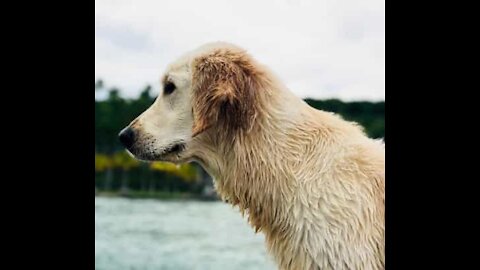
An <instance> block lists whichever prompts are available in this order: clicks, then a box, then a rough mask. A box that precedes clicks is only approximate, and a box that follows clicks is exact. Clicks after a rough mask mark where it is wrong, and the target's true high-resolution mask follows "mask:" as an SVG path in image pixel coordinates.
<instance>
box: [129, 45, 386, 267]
mask: <svg viewBox="0 0 480 270" xmlns="http://www.w3.org/2000/svg"><path fill="white" fill-rule="evenodd" d="M218 63H220V64H218ZM210 64H211V65H213V68H211V67H210V66H209V65H210ZM217 64H218V65H217ZM223 69H228V70H229V71H228V72H226V73H225V77H224V78H227V80H226V81H224V80H223V79H222V75H221V74H222V72H224V71H225V70H223ZM170 73H171V74H177V75H176V76H177V77H180V78H183V79H182V80H184V81H183V83H184V85H183V86H181V87H179V89H177V91H185V92H187V93H189V94H188V95H187V94H185V93H178V96H177V97H175V98H176V101H175V102H173V101H172V100H168V102H167V101H165V100H163V101H162V99H168V98H172V99H173V97H161V96H159V100H157V101H156V102H155V104H154V105H153V106H152V107H151V108H150V109H149V110H148V111H147V112H146V113H144V114H143V115H142V116H140V117H139V118H138V119H137V120H136V121H134V122H133V123H132V127H134V128H136V129H137V130H138V132H139V133H142V134H144V136H143V137H153V138H154V139H152V140H153V141H152V140H149V144H146V143H143V144H142V142H139V143H138V146H137V148H138V149H140V150H137V153H135V152H133V153H134V154H135V155H137V156H140V157H144V159H149V158H148V157H147V158H145V155H144V154H141V153H142V152H148V151H150V152H152V151H157V152H159V153H161V151H162V146H163V147H165V145H168V141H169V140H170V141H173V140H174V139H176V138H179V140H180V139H181V140H182V141H184V142H185V143H186V149H185V151H183V152H182V153H179V154H177V155H174V156H168V155H167V156H162V157H161V158H157V159H160V160H167V161H172V162H176V163H178V162H186V161H191V160H195V161H198V162H199V163H200V164H202V166H203V167H204V168H205V169H206V170H207V171H208V172H209V173H210V174H211V175H212V176H213V177H214V179H215V187H216V189H217V191H218V193H219V194H220V195H221V197H222V198H223V199H224V200H225V201H228V202H230V203H231V204H233V205H237V206H238V207H239V208H240V210H241V211H242V212H243V213H244V214H246V215H247V216H248V219H249V222H250V224H251V225H252V226H253V227H254V228H255V229H256V230H257V231H261V232H263V233H264V234H265V236H266V244H267V248H268V250H269V251H270V253H271V254H272V255H273V257H274V259H275V261H276V262H277V264H278V267H279V269H285V270H286V269H289V270H294V269H295V270H296V269H365V270H370V269H384V267H385V255H384V246H385V234H384V227H385V226H384V214H385V157H384V156H385V150H384V144H383V142H381V141H377V140H372V139H369V138H368V137H367V136H366V135H365V134H364V132H363V131H362V129H361V128H360V127H359V126H358V125H356V124H354V123H352V122H347V121H345V120H342V119H341V118H340V117H339V116H337V115H334V114H332V113H328V112H324V111H319V110H316V109H314V108H312V107H310V106H308V105H307V104H306V103H305V102H304V101H302V100H301V99H300V98H298V97H296V96H295V95H293V94H292V93H291V92H290V91H289V90H288V89H287V88H286V87H285V86H284V85H283V84H282V83H281V82H280V81H279V80H278V79H277V78H276V77H275V76H274V75H273V74H272V73H271V72H270V71H269V70H268V69H267V68H266V67H264V66H262V65H260V64H259V63H257V62H256V61H255V60H254V59H253V58H252V57H250V56H249V55H248V54H247V53H246V52H245V51H244V50H242V49H240V48H238V47H236V46H233V45H230V44H225V43H213V44H208V45H206V46H203V47H201V48H200V49H197V50H196V51H193V52H192V53H189V54H187V55H185V56H184V57H182V58H181V59H180V60H179V61H177V62H176V63H174V64H172V65H171V66H170V68H169V70H167V73H166V77H168V76H169V75H168V74H170ZM206 73H210V74H206ZM213 73H215V74H213ZM217 73H218V74H220V75H217ZM209 75H211V76H209ZM219 78H220V79H219ZM208 80H212V81H208ZM216 80H219V81H220V83H219V81H216ZM230 80H232V81H235V82H234V83H232V84H230V82H229V81H230ZM201 85H207V86H201ZM212 85H213V86H212ZM239 85H240V86H239ZM202 87H203V88H202ZM205 87H206V88H205ZM244 88H245V89H244ZM246 88H248V89H246ZM212 91H214V94H212ZM242 91H243V92H242ZM245 91H248V93H245ZM206 94H208V95H209V96H202V95H206ZM179 100H180V101H179ZM172 102H173V103H175V104H177V105H178V107H180V108H183V109H181V110H182V113H181V115H182V117H176V116H175V115H180V113H174V112H171V113H168V112H166V110H167V109H166V108H165V106H166V105H165V104H167V103H169V104H171V103H172ZM206 103H211V104H206ZM212 104H213V105H212ZM219 104H220V105H219ZM229 104H230V105H229ZM242 104H244V106H243V107H242V106H239V105H242ZM245 104H246V105H245ZM237 105H238V106H237ZM205 106H206V107H205ZM216 106H220V107H221V108H224V110H223V111H218V112H216V111H215V110H216V109H215V108H216ZM222 106H223V107H222ZM228 106H232V107H231V108H230V109H229V107H228ZM185 108H187V109H185ZM217 109H218V108H217ZM171 110H172V111H175V109H171ZM178 110H180V109H178ZM186 111H188V112H191V111H193V113H192V114H191V115H190V116H187V115H186ZM212 111H213V112H212ZM160 112H162V113H160ZM222 112H223V114H222ZM225 112H226V113H225ZM226 114H230V116H229V115H226ZM169 115H170V116H173V118H175V119H165V120H163V122H164V123H174V122H175V121H177V122H180V124H179V123H177V124H171V125H173V126H171V125H170V124H166V125H164V126H162V125H161V124H152V123H150V124H148V123H149V122H152V121H160V120H155V119H156V118H161V117H164V118H165V117H169ZM232 115H233V116H232ZM229 117H231V118H229ZM235 117H236V118H235ZM225 119H226V120H225ZM235 119H238V121H239V122H240V123H231V122H232V121H233V122H235ZM243 120H244V122H242V121H243ZM190 127H192V128H190ZM156 129H159V130H160V129H164V130H166V131H165V132H163V133H162V132H160V131H159V130H156ZM159 132H160V133H159ZM145 134H149V135H145ZM152 134H157V135H152ZM158 134H167V135H158ZM188 134H189V135H188ZM155 136H157V137H159V138H155ZM149 145H150V146H149ZM151 145H156V146H155V147H153V148H151V147H152V146H151ZM149 147H150V148H149ZM151 159H153V158H151Z"/></svg>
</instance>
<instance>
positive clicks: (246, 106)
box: [119, 43, 259, 162]
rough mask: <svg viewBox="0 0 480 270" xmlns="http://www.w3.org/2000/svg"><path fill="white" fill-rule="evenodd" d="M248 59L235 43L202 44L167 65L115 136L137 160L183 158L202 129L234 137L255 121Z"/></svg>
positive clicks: (253, 84) (251, 68) (253, 83)
mask: <svg viewBox="0 0 480 270" xmlns="http://www.w3.org/2000/svg"><path fill="white" fill-rule="evenodd" d="M252 61H253V60H252V59H251V58H250V57H249V56H248V55H247V54H246V52H245V51H244V50H242V49H240V48H238V47H235V46H233V45H230V44H225V43H213V44H207V45H204V46H202V47H200V48H199V49H197V50H195V51H193V52H191V53H189V54H187V55H185V56H183V57H181V58H180V59H179V60H178V61H176V62H175V63H173V64H171V65H170V66H169V67H168V68H167V71H166V72H165V74H164V75H163V77H162V80H161V84H162V88H163V89H162V91H161V92H160V94H159V95H158V97H157V99H156V100H155V102H154V103H153V105H152V106H151V107H150V108H148V109H147V110H146V111H145V112H144V113H142V114H141V115H140V116H139V117H137V118H136V119H135V120H134V121H132V122H131V123H130V125H129V126H127V127H126V128H125V129H123V130H122V131H121V132H120V134H119V137H120V141H121V142H122V144H123V145H124V146H125V147H126V148H127V149H128V150H129V151H130V152H131V153H132V154H133V155H134V156H136V157H137V158H139V159H143V160H164V161H171V162H183V161H187V160H189V159H190V158H192V155H194V153H192V152H191V151H188V150H189V149H190V148H192V145H193V144H195V143H198V142H199V140H196V139H195V138H196V137H201V136H202V134H203V133H206V132H210V134H212V133H217V134H218V135H219V136H220V135H222V136H224V138H226V136H234V134H238V133H241V132H248V131H249V130H250V129H251V127H252V125H253V122H254V121H255V118H256V115H257V111H256V105H255V104H256V102H257V101H256V89H257V86H258V83H259V82H258V81H257V80H256V79H255V78H256V75H257V74H256V73H258V72H259V71H258V70H256V69H255V67H254V64H253V62H252Z"/></svg>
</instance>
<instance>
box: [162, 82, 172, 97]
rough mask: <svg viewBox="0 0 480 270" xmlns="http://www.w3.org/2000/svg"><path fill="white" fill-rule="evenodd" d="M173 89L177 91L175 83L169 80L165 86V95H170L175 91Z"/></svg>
mask: <svg viewBox="0 0 480 270" xmlns="http://www.w3.org/2000/svg"><path fill="white" fill-rule="evenodd" d="M173 91H175V84H173V83H171V82H167V83H166V84H165V86H164V87H163V93H164V94H165V95H170V94H171V93H173Z"/></svg>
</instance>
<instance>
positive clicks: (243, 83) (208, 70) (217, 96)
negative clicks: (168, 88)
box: [192, 52, 258, 137]
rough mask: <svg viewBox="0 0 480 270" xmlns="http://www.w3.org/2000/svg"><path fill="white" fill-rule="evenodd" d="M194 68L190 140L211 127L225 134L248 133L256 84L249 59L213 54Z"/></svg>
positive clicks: (199, 60)
mask: <svg viewBox="0 0 480 270" xmlns="http://www.w3.org/2000/svg"><path fill="white" fill-rule="evenodd" d="M193 65H194V70H193V82H192V84H193V99H192V100H193V119H194V121H193V122H194V124H193V137H195V136H197V135H198V134H200V133H202V132H204V131H205V130H207V129H208V128H210V127H213V126H216V127H218V128H219V129H221V132H226V133H228V134H232V133H235V132H238V131H248V130H250V129H251V127H252V125H253V122H254V120H255V117H256V114H257V113H256V93H257V88H258V83H257V82H256V80H255V78H254V72H253V70H252V68H253V65H251V64H250V63H249V59H248V57H246V56H244V55H242V54H241V53H231V52H230V53H223V54H220V53H213V54H210V55H207V56H203V57H199V58H197V59H195V60H194V62H193Z"/></svg>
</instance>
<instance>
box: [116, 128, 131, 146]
mask: <svg viewBox="0 0 480 270" xmlns="http://www.w3.org/2000/svg"><path fill="white" fill-rule="evenodd" d="M118 139H119V140H120V142H121V143H122V144H123V146H125V147H126V148H130V147H131V146H132V145H133V142H134V141H135V132H133V130H132V129H131V128H130V127H126V128H124V129H123V130H122V131H120V133H119V134H118Z"/></svg>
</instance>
